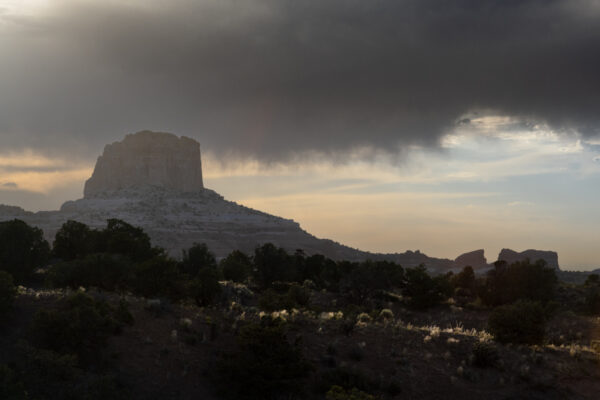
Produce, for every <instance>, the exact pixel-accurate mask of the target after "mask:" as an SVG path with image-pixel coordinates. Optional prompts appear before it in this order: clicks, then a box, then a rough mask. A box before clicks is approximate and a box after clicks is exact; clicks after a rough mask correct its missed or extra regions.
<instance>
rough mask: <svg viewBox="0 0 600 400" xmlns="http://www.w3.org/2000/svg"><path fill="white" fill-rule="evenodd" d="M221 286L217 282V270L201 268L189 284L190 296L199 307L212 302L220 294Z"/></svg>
mask: <svg viewBox="0 0 600 400" xmlns="http://www.w3.org/2000/svg"><path fill="white" fill-rule="evenodd" d="M221 291H222V288H221V284H219V277H218V273H217V270H216V269H214V268H202V269H200V270H199V272H198V273H197V274H196V277H195V278H194V280H193V281H192V282H191V283H190V285H189V293H190V297H191V298H193V299H194V301H195V302H196V304H197V305H198V306H200V307H206V306H209V305H211V304H213V303H214V302H215V301H216V299H217V298H218V296H219V295H220V294H221Z"/></svg>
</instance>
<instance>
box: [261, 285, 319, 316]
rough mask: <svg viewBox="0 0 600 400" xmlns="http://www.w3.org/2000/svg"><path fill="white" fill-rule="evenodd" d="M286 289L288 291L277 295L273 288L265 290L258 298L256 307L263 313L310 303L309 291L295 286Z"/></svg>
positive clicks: (304, 305)
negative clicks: (263, 311)
mask: <svg viewBox="0 0 600 400" xmlns="http://www.w3.org/2000/svg"><path fill="white" fill-rule="evenodd" d="M287 287H288V290H287V291H286V292H285V293H278V292H277V290H276V289H275V288H272V289H267V290H265V291H264V292H263V293H262V295H261V296H260V297H259V298H258V306H259V307H260V308H261V309H262V310H265V311H278V310H289V309H291V308H301V307H306V306H307V305H308V303H309V302H310V290H309V289H307V288H305V287H303V286H299V285H297V284H293V285H289V286H287ZM280 290H281V289H280Z"/></svg>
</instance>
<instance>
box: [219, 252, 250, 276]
mask: <svg viewBox="0 0 600 400" xmlns="http://www.w3.org/2000/svg"><path fill="white" fill-rule="evenodd" d="M219 267H220V269H221V273H222V274H223V278H224V279H225V280H228V281H234V282H246V280H247V279H248V277H249V276H250V272H251V271H252V261H251V260H250V257H248V256H247V255H246V254H244V253H242V252H241V251H239V250H235V251H232V252H231V253H230V254H229V255H228V256H227V257H225V258H224V259H223V260H221V263H220V264H219Z"/></svg>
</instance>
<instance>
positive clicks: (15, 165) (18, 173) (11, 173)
mask: <svg viewBox="0 0 600 400" xmlns="http://www.w3.org/2000/svg"><path fill="white" fill-rule="evenodd" d="M91 173H92V168H91V167H90V166H88V165H82V164H74V163H73V162H72V161H68V160H65V159H59V158H50V157H47V156H45V155H42V154H38V153H35V152H33V151H32V150H25V151H23V152H21V153H8V154H0V186H1V188H0V189H2V190H23V191H29V192H36V193H48V192H50V191H52V190H53V189H56V188H59V187H63V186H67V185H72V184H73V183H76V182H83V181H84V180H85V179H87V178H89V176H90V175H91Z"/></svg>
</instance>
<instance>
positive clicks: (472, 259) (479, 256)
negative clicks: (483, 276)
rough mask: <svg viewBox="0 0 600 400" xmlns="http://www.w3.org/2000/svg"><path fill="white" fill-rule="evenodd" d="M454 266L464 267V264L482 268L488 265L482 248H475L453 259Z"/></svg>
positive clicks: (475, 268)
mask: <svg viewBox="0 0 600 400" xmlns="http://www.w3.org/2000/svg"><path fill="white" fill-rule="evenodd" d="M454 266H455V267H456V268H460V269H462V268H464V267H466V266H470V267H473V269H474V270H478V269H483V268H486V267H487V266H488V263H487V260H486V259H485V256H484V251H483V250H475V251H471V252H469V253H464V254H461V255H460V256H458V257H456V260H454Z"/></svg>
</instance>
